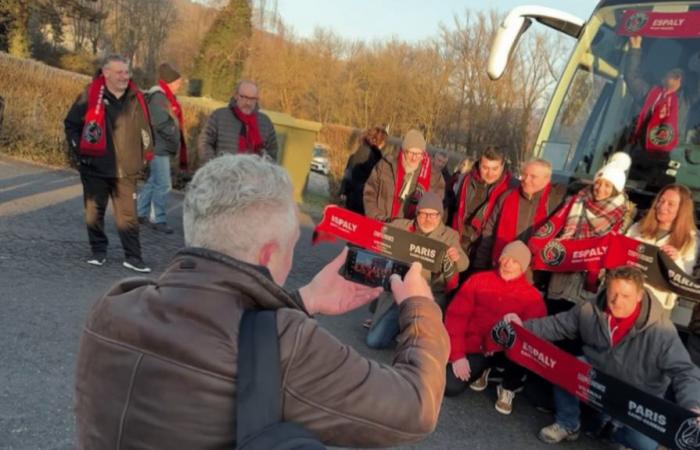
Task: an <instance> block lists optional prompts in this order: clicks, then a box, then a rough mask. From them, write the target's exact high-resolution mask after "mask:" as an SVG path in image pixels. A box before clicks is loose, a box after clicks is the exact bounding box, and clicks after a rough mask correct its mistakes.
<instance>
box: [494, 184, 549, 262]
mask: <svg viewBox="0 0 700 450" xmlns="http://www.w3.org/2000/svg"><path fill="white" fill-rule="evenodd" d="M551 190H552V184H551V183H549V184H548V185H547V186H546V187H545V188H544V189H543V190H542V194H541V195H540V201H539V202H538V203H537V210H536V211H535V217H534V220H533V222H532V224H531V227H532V229H533V230H535V231H537V230H538V229H539V228H540V227H541V226H542V225H544V223H545V221H546V220H547V215H548V214H547V202H548V200H549V193H550V191H551ZM505 195H506V198H505V201H504V202H503V209H502V210H501V212H500V218H499V219H498V226H497V228H496V236H495V238H496V239H495V241H494V243H493V249H492V250H491V259H492V260H493V263H494V265H495V264H496V261H498V258H500V256H501V252H502V251H503V247H505V246H506V245H508V244H509V243H510V242H513V241H514V240H515V238H516V237H517V234H518V230H517V228H518V216H519V212H520V211H519V207H520V196H521V195H522V191H521V188H520V187H519V188H517V189H511V191H510V193H508V194H505Z"/></svg>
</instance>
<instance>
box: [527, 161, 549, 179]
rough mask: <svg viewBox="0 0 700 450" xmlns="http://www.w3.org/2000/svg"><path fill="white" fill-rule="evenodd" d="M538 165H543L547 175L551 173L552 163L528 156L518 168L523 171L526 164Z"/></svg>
mask: <svg viewBox="0 0 700 450" xmlns="http://www.w3.org/2000/svg"><path fill="white" fill-rule="evenodd" d="M531 165H538V166H540V167H544V168H545V169H546V170H547V173H548V175H549V176H551V175H552V163H550V162H549V161H547V160H546V159H543V158H530V159H528V160H527V161H525V162H524V163H523V165H522V166H520V170H521V171H523V170H525V168H526V167H527V166H531Z"/></svg>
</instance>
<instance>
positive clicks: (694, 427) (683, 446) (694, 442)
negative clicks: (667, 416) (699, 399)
mask: <svg viewBox="0 0 700 450" xmlns="http://www.w3.org/2000/svg"><path fill="white" fill-rule="evenodd" d="M676 447H678V448H679V449H680V450H700V425H698V422H697V421H696V419H695V417H691V418H689V419H686V420H685V421H684V422H683V423H682V424H681V426H680V427H678V431H677V432H676Z"/></svg>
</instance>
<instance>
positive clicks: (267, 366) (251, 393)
mask: <svg viewBox="0 0 700 450" xmlns="http://www.w3.org/2000/svg"><path fill="white" fill-rule="evenodd" d="M281 388H282V379H281V375H280V354H279V341H278V337H277V318H276V314H275V311H257V310H245V311H244V313H243V318H242V319H241V324H240V328H239V334H238V376H237V385H236V422H237V424H236V441H237V442H239V443H241V442H243V441H244V440H245V438H246V437H247V436H249V435H252V434H254V433H256V432H258V431H260V430H262V429H263V428H265V427H267V426H268V425H271V424H273V423H276V422H279V421H280V420H282V399H281V393H280V391H281Z"/></svg>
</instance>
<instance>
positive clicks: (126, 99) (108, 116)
mask: <svg viewBox="0 0 700 450" xmlns="http://www.w3.org/2000/svg"><path fill="white" fill-rule="evenodd" d="M103 101H104V104H105V109H104V111H105V128H106V130H105V131H106V149H105V150H106V153H105V155H104V156H85V155H81V154H80V149H79V145H80V137H81V136H82V133H83V126H84V124H85V112H86V111H87V91H86V92H84V93H83V94H81V95H80V97H78V99H77V100H76V101H75V103H73V105H72V106H71V108H70V110H69V111H68V115H67V116H66V118H65V120H64V121H63V125H64V128H65V132H66V140H67V141H68V147H69V151H70V152H71V158H72V159H73V160H74V161H77V162H78V163H79V169H80V172H81V173H84V174H87V175H91V176H98V177H104V178H123V177H137V176H140V175H141V174H142V172H143V170H144V168H145V158H144V154H145V153H146V152H148V151H152V150H153V134H152V132H151V124H150V123H148V121H147V120H146V118H145V116H144V113H143V111H142V109H141V104H140V103H139V101H138V99H137V97H136V93H135V92H133V91H130V90H127V91H126V92H125V93H124V95H122V96H121V98H119V99H117V98H116V97H115V96H114V95H113V94H112V93H111V92H110V91H109V89H107V88H105V91H104V98H103Z"/></svg>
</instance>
